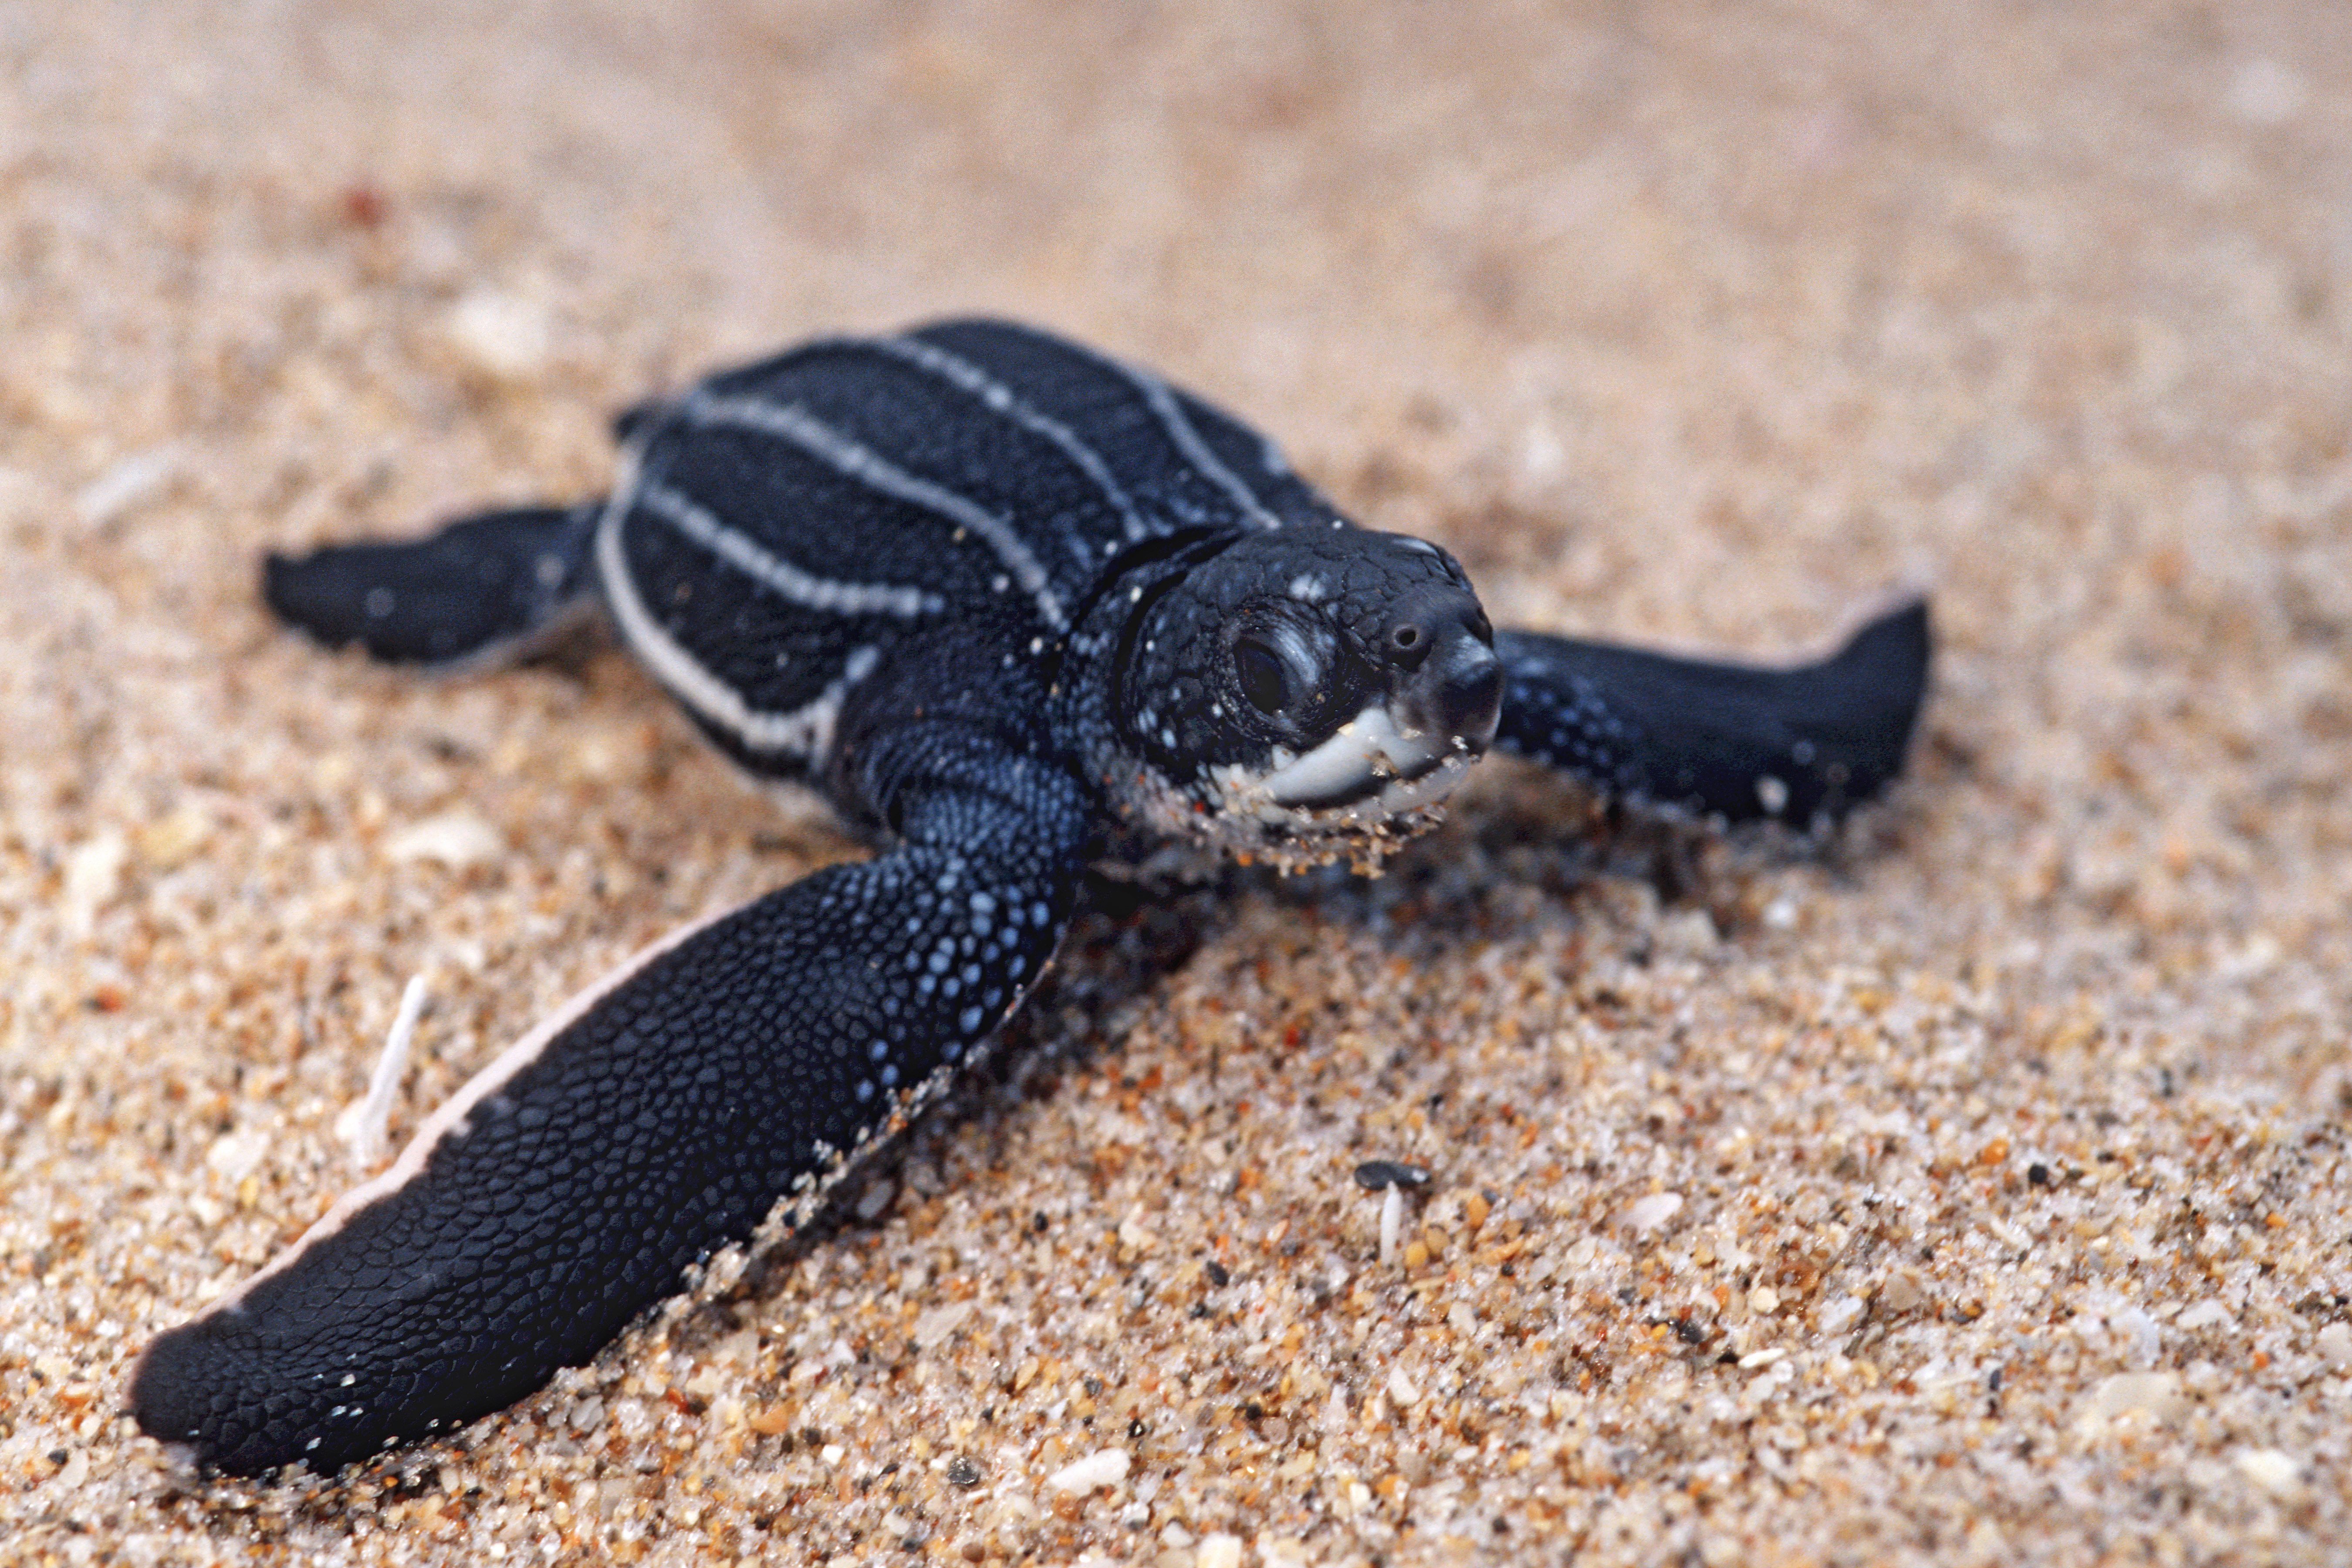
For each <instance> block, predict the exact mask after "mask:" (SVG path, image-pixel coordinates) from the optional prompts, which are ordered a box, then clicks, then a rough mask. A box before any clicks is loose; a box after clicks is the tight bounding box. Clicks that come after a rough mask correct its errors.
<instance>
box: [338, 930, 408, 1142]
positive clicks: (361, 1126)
mask: <svg viewBox="0 0 2352 1568" xmlns="http://www.w3.org/2000/svg"><path fill="white" fill-rule="evenodd" d="M424 1011H425V976H423V975H422V974H418V975H415V976H412V977H411V978H410V980H409V982H408V988H407V989H406V990H404V991H403V992H402V993H401V994H400V1013H399V1016H397V1017H395V1018H394V1019H393V1021H392V1033H391V1034H390V1035H388V1036H386V1037H384V1042H383V1055H381V1056H379V1057H377V1058H376V1059H375V1071H374V1072H373V1073H372V1074H370V1075H369V1077H368V1091H367V1098H366V1099H364V1100H353V1101H352V1103H351V1104H349V1105H347V1106H345V1107H344V1108H343V1113H342V1114H341V1116H338V1117H336V1118H335V1135H336V1136H337V1137H339V1138H341V1140H342V1141H343V1142H346V1143H348V1144H350V1145H351V1146H352V1163H355V1164H357V1165H358V1166H359V1168H360V1169H361V1170H362V1171H372V1170H373V1169H374V1168H375V1167H376V1166H377V1165H379V1164H381V1163H383V1152H384V1142H385V1134H386V1133H387V1132H388V1131H389V1130H390V1128H391V1125H392V1097H393V1094H394V1091H395V1090H397V1089H399V1088H400V1080H401V1079H402V1077H403V1076H404V1075H405V1074H406V1073H407V1071H408V1046H409V1042H410V1041H412V1040H414V1039H415V1037H416V1020H417V1017H418V1016H419V1015H420V1014H422V1013H423V1012H424Z"/></svg>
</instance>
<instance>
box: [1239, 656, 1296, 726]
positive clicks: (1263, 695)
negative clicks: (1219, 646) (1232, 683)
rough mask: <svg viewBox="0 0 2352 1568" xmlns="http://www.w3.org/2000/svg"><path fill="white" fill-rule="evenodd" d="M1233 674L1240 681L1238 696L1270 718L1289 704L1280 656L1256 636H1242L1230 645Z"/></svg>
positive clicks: (1286, 681)
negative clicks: (1232, 650) (1246, 699)
mask: <svg viewBox="0 0 2352 1568" xmlns="http://www.w3.org/2000/svg"><path fill="white" fill-rule="evenodd" d="M1234 674H1236V675H1237V676H1239V677H1240V678H1241V685H1242V695H1243V696H1244V697H1246V698H1248V699H1249V703H1250V706H1251V707H1253V708H1255V709H1256V710H1258V711H1259V712H1261V713H1263V714H1265V716H1266V717H1268V718H1269V719H1270V718H1273V717H1275V716H1276V714H1279V713H1280V712H1281V711H1282V710H1283V709H1284V708H1286V707H1287V706H1288V705H1289V696H1290V690H1289V688H1290V678H1289V674H1288V671H1287V669H1286V667H1285V666H1284V664H1283V662H1282V655H1280V654H1278V653H1276V651H1275V650H1274V648H1273V647H1272V645H1270V644H1269V643H1267V642H1266V640H1265V638H1264V637H1255V636H1252V637H1243V638H1242V639H1241V640H1240V641H1238V642H1236V643H1234Z"/></svg>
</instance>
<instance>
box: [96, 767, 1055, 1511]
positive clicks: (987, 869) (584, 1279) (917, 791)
mask: <svg viewBox="0 0 2352 1568" xmlns="http://www.w3.org/2000/svg"><path fill="white" fill-rule="evenodd" d="M926 740H927V741H928V742H929V743H922V744H917V745H915V746H913V747H912V748H910V751H911V754H909V753H908V752H901V755H902V757H903V758H905V761H906V765H905V766H904V767H902V768H901V770H900V773H899V777H898V781H897V787H896V790H895V792H894V793H895V795H896V798H897V799H898V802H899V803H900V804H899V809H898V812H897V813H896V815H897V816H898V823H897V826H898V831H899V834H900V836H901V840H902V841H901V843H900V844H899V845H898V847H896V848H894V849H892V850H890V851H889V852H888V853H887V854H884V855H882V856H880V857H879V858H876V859H874V860H871V861H867V862H866V863H864V864H860V865H848V866H837V867H834V868H829V869H827V870H824V871H820V872H818V873H816V874H815V875H814V876H811V877H809V878H807V879H803V880H802V881H800V882H796V883H794V884H793V886H791V887H789V888H785V889H781V890H779V891H777V892H774V893H771V894H769V895H768V896H767V897H765V898H763V899H761V900H758V901H756V902H754V903H751V904H749V905H746V906H745V907H744V908H742V909H740V910H736V911H735V912H734V913H732V914H730V915H727V916H724V917H722V918H721V919H719V920H718V921H713V922H711V923H709V924H708V925H704V926H702V927H700V928H698V929H697V930H694V931H690V932H688V934H686V935H685V936H683V937H682V938H679V939H677V940H676V941H674V942H672V943H671V944H669V945H667V946H666V947H664V948H661V949H658V950H656V951H655V952H653V953H651V954H650V955H648V956H646V957H645V958H643V959H641V960H639V961H638V962H637V963H635V965H634V966H632V967H630V968H629V969H627V970H625V971H624V972H623V973H622V974H621V975H620V976H618V977H617V978H616V979H615V980H614V981H610V982H607V983H606V984H604V985H603V986H600V987H597V988H595V989H593V990H592V991H591V992H590V993H588V994H586V995H585V996H583V997H582V998H581V999H580V1000H578V1001H577V1002H575V1003H574V1004H573V1005H572V1006H570V1007H567V1008H566V1009H564V1011H563V1012H562V1014H559V1015H558V1016H556V1017H555V1018H553V1019H551V1020H550V1021H549V1022H548V1023H547V1024H546V1025H544V1026H541V1028H540V1029H539V1030H536V1031H534V1032H533V1033H532V1035H531V1036H530V1037H527V1038H526V1039H525V1040H523V1041H522V1042H521V1043H520V1044H519V1045H517V1046H516V1047H514V1048H513V1049H511V1050H509V1051H508V1052H507V1053H506V1054H505V1055H504V1056H502V1057H501V1058H499V1060H498V1061H497V1062H495V1063H493V1064H492V1065H491V1066H490V1067H489V1068H488V1069H487V1070H485V1071H484V1072H483V1073H482V1074H481V1075H480V1076H479V1077H478V1078H477V1079H475V1080H474V1081H473V1082H472V1083H470V1084H468V1085H467V1087H466V1089H463V1090H462V1091H460V1093H459V1094H458V1095H457V1098H456V1099H455V1100H452V1101H451V1102H450V1103H449V1104H448V1105H446V1106H444V1107H443V1108H442V1109H441V1110H439V1111H437V1112H436V1113H435V1115H434V1116H433V1117H432V1119H431V1120H429V1121H427V1122H426V1123H425V1127H424V1129H423V1130H422V1131H419V1132H418V1134H417V1136H416V1138H415V1142H412V1143H411V1144H410V1145H409V1147H408V1149H407V1150H406V1151H404V1152H403V1153H402V1155H401V1156H400V1159H399V1160H398V1161H397V1162H396V1163H394V1166H393V1167H392V1168H391V1169H390V1170H389V1171H388V1172H386V1173H384V1175H383V1176H382V1177H379V1178H378V1179H377V1180H375V1181H373V1182H371V1183H369V1184H366V1185H364V1186H362V1187H361V1188H359V1189H358V1190H356V1191H355V1192H353V1193H352V1194H348V1195H347V1196H346V1197H345V1198H344V1199H343V1200H342V1201H341V1202H340V1203H338V1204H337V1205H335V1207H334V1208H333V1209H332V1210H331V1211H330V1212H329V1213H328V1215H327V1216H326V1217H325V1218H324V1219H322V1220H320V1222H319V1224H318V1225H316V1226H313V1227H311V1229H310V1232H309V1233H308V1234H307V1235H305V1236H304V1237H302V1239H301V1240H300V1241H299V1242H297V1243H296V1244H295V1245H294V1247H291V1248H290V1249H289V1250H288V1251H287V1252H286V1253H284V1254H281V1255H280V1256H279V1257H278V1258H277V1259H275V1260H273V1261H272V1262H271V1263H270V1264H269V1265H268V1267H267V1268H264V1269H263V1270H262V1271H261V1272H260V1273H259V1274H257V1275H256V1276H254V1278H253V1279H249V1280H247V1282H246V1283H245V1284H244V1285H243V1286H242V1287H240V1288H239V1289H236V1291H234V1292H233V1293H232V1294H230V1295H229V1296H227V1297H226V1298H224V1299H223V1300H221V1301H219V1302H217V1303H215V1305H214V1306H213V1307H211V1308H209V1309H207V1310H205V1312H204V1313H202V1314H201V1315H199V1316H198V1317H197V1318H195V1319H194V1321H190V1322H188V1323H186V1324H184V1325H182V1326H181V1327H179V1328H177V1329H174V1330H173V1331H170V1332H168V1333H166V1334H163V1336H161V1337H160V1338H158V1339H157V1340H156V1341H155V1342H154V1343H153V1344H152V1346H150V1347H149V1349H148V1351H147V1352H146V1354H145V1355H144V1356H143V1357H142V1360H141V1361H140V1363H139V1366H138V1369H137V1371H136V1373H134V1375H133V1381H132V1386H131V1405H132V1409H133V1412H134V1413H135V1414H136V1415H137V1416H138V1419H139V1424H140V1426H142V1427H143V1428H144V1429H145V1430H146V1431H147V1432H148V1433H149V1434H150V1435H151V1436H154V1437H157V1438H159V1439H161V1440H162V1441H163V1442H165V1443H167V1444H172V1445H175V1446H185V1447H187V1448H188V1449H190V1450H192V1457H193V1458H195V1459H196V1460H197V1461H199V1462H200V1463H202V1464H205V1465H207V1466H209V1467H212V1468H216V1469H221V1470H227V1471H232V1472H236V1473H239V1474H253V1473H257V1472H260V1471H264V1470H268V1469H272V1468H277V1467H278V1466H281V1465H287V1464H291V1463H293V1462H295V1461H298V1460H300V1461H307V1462H308V1463H309V1464H310V1466H311V1468H314V1469H317V1470H320V1471H327V1470H331V1469H334V1468H337V1467H339V1466H341V1465H344V1464H347V1463H349V1462H351V1461H352V1460H355V1459H360V1458H365V1457H367V1456H368V1455H370V1454H373V1453H375V1452H377V1451H378V1450H380V1449H382V1448H385V1447H391V1446H392V1445H394V1444H395V1443H399V1442H404V1441H408V1440H413V1439H415V1438H419V1437H423V1436H427V1435H429V1434H431V1433H434V1432H438V1431H445V1430H447V1429H450V1428H454V1427H456V1426H461V1425H463V1424H465V1423H466V1422H467V1421H470V1420H472V1419H474V1418H475V1417H476V1416H478V1415H486V1414H488V1413H489V1412H491V1411H494V1410H497V1409H499V1407H500V1406H502V1405H508V1404H510V1403H512V1402H513V1401H514V1400H517V1399H519V1398H521V1397H522V1396H523V1395H524V1394H529V1393H530V1392H531V1391H532V1390H533V1389H536V1388H538V1387H539V1386H540V1385H541V1384H544V1383H545V1382H546V1381H547V1379H548V1378H549V1377H550V1376H551V1375H552V1374H553V1373H554V1372H555V1370H556V1369H557V1368H558V1367H561V1366H564V1365H568V1364H577V1363H583V1362H585V1361H587V1360H588V1359H589V1358H590V1357H592V1356H593V1355H594V1354H595V1352H597V1350H598V1349H599V1348H600V1347H602V1346H603V1345H604V1343H605V1342H607V1341H608V1340H610V1339H612V1338H613V1336H614V1334H616V1333H618V1332H619V1331H621V1330H622V1329H623V1328H624V1327H625V1326H626V1325H627V1323H628V1322H629V1321H630V1320H631V1319H632V1318H634V1317H635V1316H636V1314H637V1313H638V1312H639V1311H641V1310H644V1309H645V1308H646V1306H648V1305H649V1304H651V1303H652V1302H654V1301H656V1300H660V1299H662V1298H663V1297H666V1296H668V1295H671V1294H674V1293H675V1292H676V1291H677V1289H679V1287H680V1284H681V1277H682V1275H683V1273H684V1271H685V1270H686V1269H687V1268H688V1267H689V1266H690V1265H692V1264H694V1263H695V1262H696V1261H697V1260H698V1259H700V1258H706V1257H708V1256H709V1254H711V1253H712V1252H714V1251H716V1250H717V1249H719V1248H720V1247H725V1246H728V1245H730V1244H731V1243H735V1242H740V1241H742V1240H745V1239H746V1238H748V1237H750V1236H751V1233H752V1232H753V1230H754V1229H755V1228H756V1227H757V1226H759V1225H760V1224H761V1221H762V1220H763V1219H764V1218H765V1217H766V1216H767V1215H768V1214H769V1213H770V1211H771V1210H772V1208H773V1207H774V1205H776V1203H777V1202H778V1200H779V1199H781V1198H782V1197H784V1196H786V1195H788V1194H792V1193H794V1192H796V1191H798V1192H803V1193H806V1192H810V1191H813V1190H814V1189H815V1188H816V1187H818V1186H819V1185H821V1184H823V1183H824V1182H825V1181H826V1180H827V1179H828V1178H829V1177H831V1176H832V1175H834V1174H835V1173H837V1172H838V1171H839V1170H840V1169H841V1167H842V1165H843V1163H844V1162H845V1159H847V1158H848V1157H849V1156H851V1155H853V1154H855V1153H856V1152H858V1150H859V1149H860V1148H861V1146H862V1145H864V1144H865V1143H866V1142H867V1141H868V1140H870V1139H871V1138H873V1137H874V1136H876V1135H877V1134H879V1133H880V1132H882V1131H884V1130H885V1128H886V1127H887V1124H888V1123H889V1122H890V1121H891V1120H892V1118H893V1116H894V1115H895V1113H896V1112H898V1110H902V1109H906V1108H908V1106H909V1102H910V1100H912V1099H913V1098H914V1097H915V1096H917V1095H918V1093H919V1091H921V1090H923V1089H925V1088H926V1087H927V1086H931V1085H934V1084H935V1083H936V1082H937V1081H938V1080H939V1079H940V1078H941V1077H943V1076H944V1075H945V1073H947V1072H948V1071H949V1070H950V1069H952V1068H953V1067H954V1066H955V1065H956V1064H957V1063H959V1062H960V1061H962V1060H964V1059H966V1058H968V1057H969V1056H970V1054H971V1052H972V1051H973V1050H974V1049H975V1048H976V1047H979V1046H981V1045H982V1043H983V1042H984V1041H985V1040H986V1039H987V1038H988V1037H989V1036H990V1035H991V1034H992V1032H993V1031H994V1030H995V1028H996V1027H997V1026H998V1024H999V1023H1001V1022H1002V1021H1003V1018H1004V1016H1005V1015H1006V1014H1007V1013H1008V1012H1010V1011H1011V1009H1012V1008H1013V1005H1015V1004H1016V1003H1017V1002H1018V1001H1019V999H1020V997H1021V996H1022V994H1024V991H1025V990H1026V989H1027V988H1028V986H1029V985H1030V984H1032V983H1033V982H1034V980H1035V978H1036V975H1037V973H1038V972H1039V971H1040V970H1041V969H1042V968H1043V967H1044V965H1045V961H1046V960H1047V958H1048V957H1049V956H1050V955H1051V954H1052V952H1053V949H1054V945H1055V942H1056V941H1057V940H1058V939H1059V937H1060V935H1061V931H1062V929H1063V926H1064V924H1065V923H1066V921H1067V919H1068V916H1069V910H1070V905H1071V902H1072V900H1073V898H1074V896H1075V892H1074V889H1075V886H1076V878H1077V872H1078V868H1079V864H1080V859H1081V846H1082V845H1083V842H1084V837H1085V833H1086V829H1087V822H1088V817H1087V810H1086V806H1085V803H1084V800H1083V797H1082V796H1081V795H1080V793H1079V790H1078V787H1077V786H1076V784H1074V783H1073V782H1072V781H1070V780H1069V779H1068V778H1067V777H1066V775H1064V774H1062V773H1059V772H1058V771H1056V770H1055V769H1053V768H1051V767H1049V766H1046V765H1045V764H1042V763H1036V762H1034V761H1032V760H1030V759H1029V758H1026V757H1024V756H1018V755H1015V754H1013V753H1011V752H1006V751H1004V750H1003V749H1002V748H1000V747H997V746H995V745H993V744H992V743H989V742H981V741H976V740H972V739H970V738H966V737H961V736H956V735H949V736H947V737H945V738H944V739H941V738H940V737H939V736H937V735H933V736H931V737H928V738H926Z"/></svg>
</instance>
